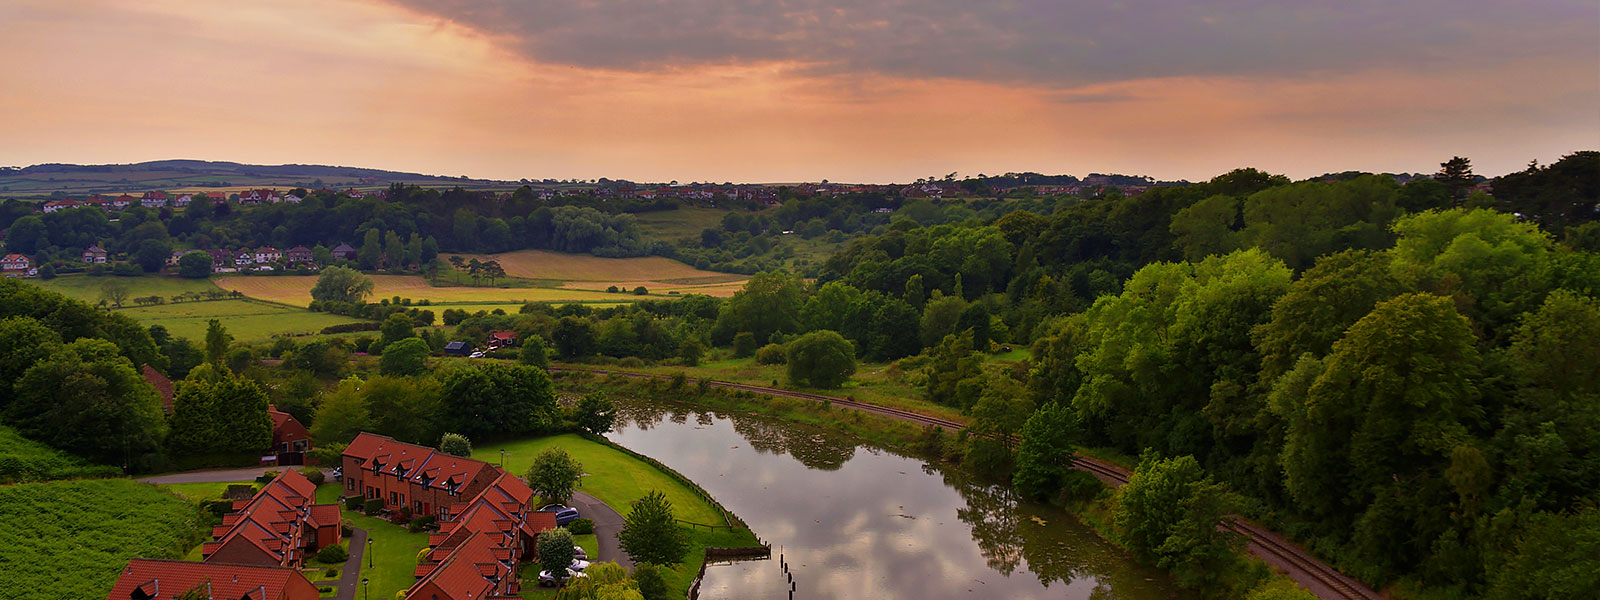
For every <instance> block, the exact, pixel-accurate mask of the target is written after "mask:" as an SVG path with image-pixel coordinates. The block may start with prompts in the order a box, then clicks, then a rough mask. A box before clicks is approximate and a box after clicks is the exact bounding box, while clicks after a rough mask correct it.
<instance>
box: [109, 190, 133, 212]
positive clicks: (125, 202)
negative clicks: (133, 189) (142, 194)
mask: <svg viewBox="0 0 1600 600" xmlns="http://www.w3.org/2000/svg"><path fill="white" fill-rule="evenodd" d="M138 203H139V199H138V198H135V197H133V196H131V195H128V194H123V195H121V196H117V197H116V198H112V199H111V208H115V209H117V210H122V209H124V208H127V207H129V206H133V205H134V204H138Z"/></svg>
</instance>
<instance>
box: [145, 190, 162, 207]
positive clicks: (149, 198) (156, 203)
mask: <svg viewBox="0 0 1600 600" xmlns="http://www.w3.org/2000/svg"><path fill="white" fill-rule="evenodd" d="M167 201H168V198H167V193H166V192H145V193H144V197H142V198H139V205H140V206H143V207H145V208H163V207H165V206H166V205H167Z"/></svg>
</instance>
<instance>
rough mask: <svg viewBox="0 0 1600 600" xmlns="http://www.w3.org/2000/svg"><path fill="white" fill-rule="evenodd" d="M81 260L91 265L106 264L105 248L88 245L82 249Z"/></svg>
mask: <svg viewBox="0 0 1600 600" xmlns="http://www.w3.org/2000/svg"><path fill="white" fill-rule="evenodd" d="M83 262H86V263H89V264H91V265H103V264H106V250H105V248H101V247H100V246H90V247H88V248H85V249H84V250H83Z"/></svg>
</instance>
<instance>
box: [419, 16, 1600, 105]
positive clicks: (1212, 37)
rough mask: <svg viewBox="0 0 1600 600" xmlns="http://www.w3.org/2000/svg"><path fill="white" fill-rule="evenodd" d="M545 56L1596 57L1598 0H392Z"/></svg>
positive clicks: (1100, 67) (685, 62)
mask: <svg viewBox="0 0 1600 600" xmlns="http://www.w3.org/2000/svg"><path fill="white" fill-rule="evenodd" d="M392 1H394V2H397V3H399V4H402V5H404V6H407V7H408V8H411V9H413V10H416V11H418V12H421V13H424V14H430V15H434V16H437V17H439V18H442V19H446V20H449V21H454V22H457V23H460V24H463V25H466V26H469V27H472V28H475V29H479V30H483V31H486V32H490V33H493V34H497V35H501V36H507V37H508V38H509V39H512V40H515V43H516V44H517V45H518V50H519V51H521V52H523V53H525V54H526V55H528V56H530V57H532V58H535V59H538V60H541V61H547V62H555V63H562V64H571V65H578V66H584V67H601V68H613V69H625V70H643V71H649V70H661V69H668V68H676V67H684V66H697V65H706V64H736V63H744V62H753V61H767V60H793V61H801V62H805V63H810V64H813V65H815V66H814V67H813V68H814V69H816V70H818V71H820V72H822V73H827V74H884V75H893V76H907V77H917V78H925V77H942V78H955V79H967V80H981V81H998V82H1009V83H1025V84H1033V85H1043V86H1052V87H1054V86H1075V85H1084V84H1089V83H1096V82H1107V81H1118V80H1126V79H1136V78H1145V77H1167V76H1183V75H1196V76H1245V77H1251V76H1284V75H1291V74H1317V73H1327V72H1345V71H1350V70H1355V69H1363V68H1371V67H1375V66H1376V67H1392V68H1397V69H1402V70H1417V71H1426V70H1436V69H1449V70H1456V69H1464V68H1474V67H1475V66H1482V65H1484V64H1486V63H1496V62H1501V61H1503V60H1506V59H1517V58H1529V57H1549V58H1552V59H1559V58H1561V57H1562V56H1563V55H1564V56H1565V58H1566V59H1567V60H1570V59H1572V58H1573V57H1574V56H1577V57H1586V58H1592V57H1593V56H1594V55H1595V54H1596V52H1600V36H1597V35H1596V33H1595V32H1596V28H1597V27H1600V9H1597V7H1596V5H1595V4H1594V3H1593V2H1592V0H1540V1H1538V2H1521V1H1504V0H1494V1H1473V0H1410V1H1407V2H1392V1H1377V0H1345V1H1338V2H1335V1H1332V0H1309V1H1282V2H1268V1H1261V0H1194V1H1187V2H1173V1H1171V0H879V1H872V0H859V1H853V0H751V1H743V2H740V1H735V0H567V1H563V0H392Z"/></svg>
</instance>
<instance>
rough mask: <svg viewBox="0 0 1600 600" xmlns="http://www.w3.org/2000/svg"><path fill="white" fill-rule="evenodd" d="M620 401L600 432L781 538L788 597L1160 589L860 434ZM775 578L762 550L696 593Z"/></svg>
mask: <svg viewBox="0 0 1600 600" xmlns="http://www.w3.org/2000/svg"><path fill="white" fill-rule="evenodd" d="M628 404H630V406H626V407H623V410H622V411H620V413H621V414H626V415H628V417H627V419H626V422H627V423H629V424H630V425H628V426H624V427H620V428H619V431H618V432H616V433H613V434H611V437H612V439H614V440H616V441H617V442H618V443H621V444H623V445H625V446H627V447H629V448H632V449H634V450H636V451H638V452H641V453H643V454H646V455H649V456H652V457H655V458H657V459H658V460H661V461H662V462H664V463H666V464H668V465H670V466H672V467H673V468H674V469H676V470H678V471H679V472H681V473H683V474H684V475H685V476H688V477H689V478H690V479H693V480H694V481H695V482H697V483H699V484H700V485H701V486H702V487H704V488H706V489H707V490H708V491H709V492H711V494H712V495H713V496H715V497H716V498H717V499H718V500H719V501H720V502H721V503H722V504H723V505H725V506H727V507H728V509H729V510H732V511H733V512H734V513H735V514H738V515H739V516H740V517H741V518H743V519H744V520H745V521H746V522H747V523H749V524H750V526H751V527H752V528H753V529H754V530H755V531H756V533H757V534H759V535H760V536H762V537H763V538H764V539H765V540H767V541H768V542H770V543H772V544H773V546H774V550H775V551H778V550H780V548H781V550H782V552H783V553H784V555H785V556H786V558H787V559H788V561H789V564H790V567H791V571H792V572H793V573H794V575H795V580H796V582H797V584H798V592H797V593H796V596H797V597H806V598H915V599H918V600H937V599H940V598H956V597H960V598H970V597H988V596H996V597H1006V598H1063V597H1066V598H1075V599H1083V598H1091V597H1101V595H1102V594H1105V593H1107V592H1109V591H1110V590H1112V589H1114V590H1115V592H1116V593H1115V596H1116V597H1119V598H1136V599H1138V598H1158V597H1165V596H1166V593H1165V591H1164V588H1162V587H1161V586H1160V585H1159V584H1156V583H1150V582H1145V581H1143V579H1144V578H1145V577H1147V576H1151V574H1150V573H1148V572H1146V571H1144V570H1138V569H1131V568H1130V567H1129V566H1128V565H1126V564H1125V563H1124V562H1123V559H1121V558H1120V556H1119V555H1118V554H1117V553H1116V552H1114V551H1111V550H1109V549H1108V548H1107V547H1106V546H1105V544H1104V543H1103V542H1100V541H1099V540H1097V539H1094V538H1092V537H1089V536H1090V535H1091V534H1089V533H1087V532H1086V531H1084V530H1083V529H1082V527H1080V526H1077V525H1076V523H1075V522H1073V521H1071V520H1070V519H1071V518H1070V517H1069V516H1068V515H1066V514H1065V513H1061V512H1060V511H1056V510H1054V509H1051V508H1048V507H1030V506H1022V507H1018V506H1017V504H1016V499H1015V497H1014V495H1013V494H1011V493H1010V492H1009V491H1008V490H1006V489H1004V488H1000V487H996V486H991V485H986V484H980V483H976V482H973V481H970V480H969V479H968V478H966V477H964V476H962V475H961V474H959V473H953V472H946V471H940V470H939V469H936V468H932V467H930V466H928V465H926V464H924V463H922V461H919V460H914V459H908V458H904V457H901V456H897V455H894V454H892V453H887V452H882V451H879V450H876V449H872V448H866V450H867V451H866V452H856V445H855V444H854V442H852V441H851V440H849V439H844V438H842V437H841V436H837V435H830V434H827V433H826V432H825V431H824V430H821V429H819V428H816V427H809V426H800V425H795V424H791V423H786V422H782V421H777V420H774V419H771V418H769V417H763V416H757V415H749V414H745V413H733V414H729V413H726V412H721V411H704V410H699V411H691V410H687V409H683V408H681V407H679V408H677V409H676V410H672V411H663V410H654V411H651V410H646V409H641V408H640V407H639V406H637V405H636V404H633V403H628ZM691 413H692V414H691ZM669 414H671V415H672V417H674V418H672V419H671V420H667V416H668V415H669ZM691 416H692V417H693V418H692V419H690V418H689V417H691ZM708 417H709V419H708ZM708 420H709V422H708ZM675 423H683V424H682V425H679V424H675ZM641 424H644V427H641V426H640V425H641ZM819 436H820V437H819ZM1034 517H1039V518H1041V519H1043V520H1045V521H1046V523H1047V525H1043V526H1041V525H1039V524H1038V523H1036V522H1035V521H1033V518H1034ZM1063 581H1065V582H1066V585H1062V582H1063ZM1102 581H1103V582H1107V583H1105V584H1101V582H1102ZM787 587H788V584H787V581H786V580H785V579H784V577H783V573H782V571H781V570H780V569H779V567H778V565H777V562H776V560H774V561H772V562H770V563H764V564H741V565H738V566H735V567H715V568H712V569H708V570H707V574H706V586H705V587H704V588H703V589H702V597H703V598H707V599H708V600H710V599H724V598H727V599H731V598H762V597H774V598H777V597H787V594H786V593H784V591H785V590H787ZM1100 590H1106V591H1100Z"/></svg>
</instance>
